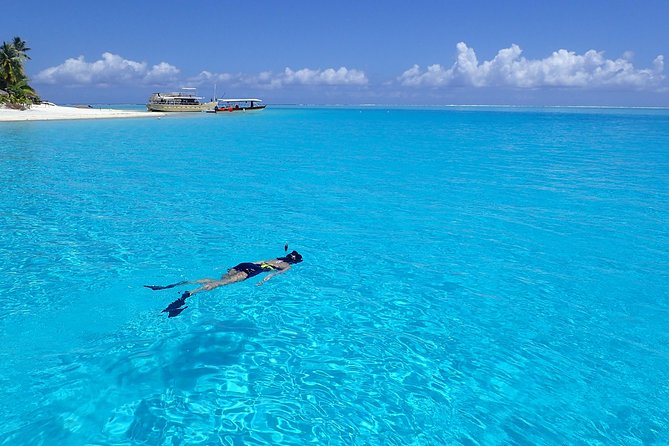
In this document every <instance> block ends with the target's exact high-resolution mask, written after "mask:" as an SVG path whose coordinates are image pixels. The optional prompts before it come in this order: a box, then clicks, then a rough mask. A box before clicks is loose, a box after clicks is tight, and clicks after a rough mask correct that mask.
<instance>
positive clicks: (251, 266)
mask: <svg viewBox="0 0 669 446" xmlns="http://www.w3.org/2000/svg"><path fill="white" fill-rule="evenodd" d="M232 269H234V270H235V271H239V272H241V273H246V274H247V276H248V277H253V276H257V275H258V274H260V273H264V272H267V271H271V270H273V269H278V268H277V267H275V266H274V265H270V264H269V263H262V264H260V265H259V264H257V263H251V262H244V263H240V264H239V265H237V266H235V267H233V268H232ZM248 277H247V278H248Z"/></svg>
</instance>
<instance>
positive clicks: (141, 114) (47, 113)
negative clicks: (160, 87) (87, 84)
mask: <svg viewBox="0 0 669 446" xmlns="http://www.w3.org/2000/svg"><path fill="white" fill-rule="evenodd" d="M163 115H164V113H155V112H148V111H130V110H115V109H111V108H88V107H86V108H79V107H63V106H60V105H54V104H51V103H45V104H39V105H32V106H30V108H28V109H26V110H15V109H11V108H7V107H3V106H0V122H3V121H5V122H6V121H52V120H69V119H109V118H150V117H153V118H155V117H157V116H163Z"/></svg>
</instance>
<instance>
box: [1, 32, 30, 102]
mask: <svg viewBox="0 0 669 446" xmlns="http://www.w3.org/2000/svg"><path fill="white" fill-rule="evenodd" d="M28 51H30V48H28V46H27V45H26V42H25V40H23V39H21V38H20V37H14V40H13V41H12V42H3V43H2V45H1V46H0V90H5V91H6V92H7V93H9V96H8V101H9V102H10V103H12V102H17V103H20V104H22V103H27V102H28V100H29V99H32V98H34V99H39V98H38V97H37V94H36V93H35V90H34V89H33V88H32V87H30V85H28V77H27V76H26V74H25V71H24V68H23V63H24V62H25V61H26V60H28V59H30V56H28V54H27V52H28ZM5 99H6V100H7V98H5Z"/></svg>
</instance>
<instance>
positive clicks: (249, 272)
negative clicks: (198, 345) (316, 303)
mask: <svg viewBox="0 0 669 446" xmlns="http://www.w3.org/2000/svg"><path fill="white" fill-rule="evenodd" d="M301 261H302V256H301V255H300V253H298V252H297V251H293V252H291V253H290V254H288V255H286V256H285V257H277V258H276V259H272V260H262V261H260V262H244V263H240V264H239V265H237V266H234V267H232V268H230V269H229V270H228V272H227V273H225V274H224V275H223V276H221V278H220V279H219V280H215V279H198V280H193V281H182V282H177V283H173V284H171V285H165V286H159V285H144V286H145V287H146V288H150V289H152V290H165V289H168V288H174V287H176V286H180V285H186V284H191V283H199V284H202V286H201V287H199V288H196V289H194V290H193V291H184V293H183V294H182V295H181V297H180V298H179V299H177V300H175V301H174V302H172V303H171V304H169V305H168V306H167V308H165V309H164V310H163V311H162V312H163V313H167V314H168V316H167V317H174V316H178V315H179V314H180V313H181V312H182V311H184V310H185V309H186V308H188V307H184V305H185V304H186V299H187V298H189V297H191V296H192V295H194V294H196V293H199V292H201V291H211V290H213V289H215V288H218V287H220V286H223V285H230V284H231V283H236V282H241V281H243V280H246V279H248V278H250V277H253V276H257V275H258V274H261V273H267V272H268V273H269V274H268V275H267V276H265V277H264V278H263V279H262V280H261V281H260V282H258V283H257V284H256V286H259V285H262V284H263V283H265V282H267V281H268V280H269V279H271V278H272V277H274V276H276V275H279V274H283V273H285V272H286V271H288V270H289V269H290V267H291V265H294V264H296V263H300V262H301Z"/></svg>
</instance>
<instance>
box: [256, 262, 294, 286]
mask: <svg viewBox="0 0 669 446" xmlns="http://www.w3.org/2000/svg"><path fill="white" fill-rule="evenodd" d="M289 269H290V265H288V266H287V267H285V268H283V269H280V270H279V271H274V272H272V273H270V274H268V275H267V276H265V277H264V278H263V280H261V281H260V282H258V283H256V286H260V285H262V284H263V283H265V282H267V281H268V280H269V279H271V278H272V277H274V276H278V275H279V274H283V273H285V272H286V271H288V270H289Z"/></svg>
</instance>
